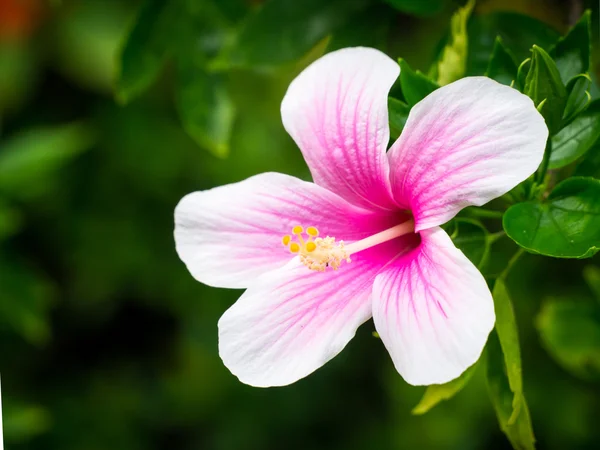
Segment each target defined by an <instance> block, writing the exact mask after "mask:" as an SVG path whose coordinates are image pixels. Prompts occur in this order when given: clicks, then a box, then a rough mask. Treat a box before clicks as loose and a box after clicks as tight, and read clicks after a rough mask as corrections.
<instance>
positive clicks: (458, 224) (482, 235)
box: [448, 217, 491, 269]
mask: <svg viewBox="0 0 600 450" xmlns="http://www.w3.org/2000/svg"><path fill="white" fill-rule="evenodd" d="M450 224H451V226H452V227H453V228H452V229H451V230H448V231H449V234H450V237H451V238H452V242H454V245H456V247H458V248H459V249H460V250H461V251H462V252H463V253H464V254H465V256H466V257H467V258H469V260H470V261H471V262H472V263H473V264H475V266H477V267H478V268H479V269H481V268H482V267H483V266H484V264H485V263H486V261H487V259H488V256H489V253H490V245H491V244H490V241H489V239H488V236H489V233H488V232H487V230H486V229H485V227H484V226H483V225H482V224H481V222H479V221H477V220H474V219H467V218H462V217H460V218H457V219H455V220H453V221H452V222H451V223H450Z"/></svg>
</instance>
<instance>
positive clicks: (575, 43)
mask: <svg viewBox="0 0 600 450" xmlns="http://www.w3.org/2000/svg"><path fill="white" fill-rule="evenodd" d="M591 27H592V21H591V12H590V11H589V10H588V11H586V12H585V13H584V14H583V15H582V16H581V19H579V21H578V22H577V23H576V24H575V25H574V26H573V28H571V30H569V32H568V33H567V35H566V36H565V37H562V38H560V39H559V40H558V42H557V43H556V45H555V46H554V47H553V48H552V50H550V56H552V58H553V59H554V61H556V66H557V67H558V71H559V72H560V76H561V78H562V81H563V82H564V83H565V84H566V83H567V82H568V81H569V80H570V79H571V78H573V77H574V76H577V75H579V74H580V73H586V72H587V71H588V70H589V69H590V58H591V39H592V31H591Z"/></svg>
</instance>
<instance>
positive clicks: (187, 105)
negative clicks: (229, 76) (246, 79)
mask: <svg viewBox="0 0 600 450" xmlns="http://www.w3.org/2000/svg"><path fill="white" fill-rule="evenodd" d="M176 99H177V108H178V110H179V115H180V117H181V122H182V124H183V128H184V129H185V130H186V132H187V133H188V134H189V135H190V136H191V137H192V138H193V139H194V140H195V141H196V142H197V143H198V145H200V146H201V147H203V148H204V149H206V150H208V151H210V152H211V153H213V154H214V155H215V156H218V157H225V156H227V155H228V154H229V140H230V137H231V132H232V129H233V122H234V119H235V106H234V104H233V101H232V99H231V98H230V95H229V91H228V90H227V85H226V80H225V78H224V76H223V75H222V74H220V73H213V74H211V73H208V72H206V70H205V69H204V68H203V67H202V66H201V65H197V64H194V63H193V62H192V61H188V62H181V63H180V67H179V80H178V85H177V91H176Z"/></svg>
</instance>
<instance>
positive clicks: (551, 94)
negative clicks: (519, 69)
mask: <svg viewBox="0 0 600 450" xmlns="http://www.w3.org/2000/svg"><path fill="white" fill-rule="evenodd" d="M524 93H525V94H526V95H528V96H529V97H530V98H531V99H532V100H533V102H534V103H535V106H537V107H539V106H540V104H541V103H542V102H544V104H543V106H542V107H541V113H542V115H543V116H544V119H545V120H546V124H547V125H548V129H549V130H550V134H551V135H552V134H554V133H556V132H557V131H558V130H559V129H560V126H561V123H562V117H563V112H564V109H565V104H566V102H567V91H566V89H565V86H564V85H563V83H562V81H561V79H560V74H559V73H558V69H557V68H556V64H555V63H554V61H553V60H552V58H550V56H549V55H548V53H546V51H544V49H542V48H541V47H538V46H537V45H534V46H533V49H532V57H531V67H530V69H529V73H528V74H527V78H526V80H525V89H524Z"/></svg>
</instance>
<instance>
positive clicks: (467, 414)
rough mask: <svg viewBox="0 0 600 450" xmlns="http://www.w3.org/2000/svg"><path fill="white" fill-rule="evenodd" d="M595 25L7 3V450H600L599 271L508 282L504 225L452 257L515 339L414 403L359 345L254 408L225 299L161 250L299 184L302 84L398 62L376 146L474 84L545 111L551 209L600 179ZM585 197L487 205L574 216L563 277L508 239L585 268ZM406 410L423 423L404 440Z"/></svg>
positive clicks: (540, 10) (412, 424)
mask: <svg viewBox="0 0 600 450" xmlns="http://www.w3.org/2000/svg"><path fill="white" fill-rule="evenodd" d="M595 3H596V2H593V1H589V2H581V1H575V0H573V1H569V2H566V1H565V2H553V1H550V0H548V1H544V2H543V7H541V6H540V2H539V0H535V1H534V0H531V1H528V0H511V1H503V2H495V1H493V0H489V1H485V0H481V1H479V2H478V3H477V5H476V6H475V8H474V9H473V11H472V12H471V14H470V15H469V14H468V12H467V11H468V7H467V8H466V9H462V10H461V9H459V8H460V7H461V6H462V7H464V5H457V4H454V3H452V2H450V1H442V0H427V1H415V0H386V1H383V0H351V1H338V0H331V1H312V0H310V1H308V0H307V1H302V2H301V1H291V0H269V1H266V2H262V1H254V0H253V1H251V0H223V1H221V0H214V1H211V0H171V1H165V0H148V1H145V2H137V1H131V2H125V1H121V0H62V1H54V2H43V1H42V0H5V1H4V2H2V3H0V125H1V128H0V133H1V134H0V346H1V348H2V352H1V353H0V355H1V356H0V362H1V365H0V368H1V372H2V388H3V392H2V394H3V398H4V402H3V407H4V408H3V409H4V411H3V412H4V427H5V439H6V443H7V448H11V449H36V450H37V449H41V450H45V449H48V450H50V449H52V450H53V449H61V450H81V449H86V450H96V449H97V450H105V449H106V448H110V447H113V448H115V449H127V450H136V449H140V450H149V449H163V448H164V449H167V448H168V449H182V450H185V449H211V450H212V449H215V450H238V449H265V450H266V449H280V448H290V449H295V448H298V449H306V448H309V449H328V450H330V449H345V450H346V449H364V448H374V449H413V448H425V449H461V450H463V449H505V448H510V444H509V441H508V440H507V439H506V437H505V436H504V435H503V434H502V431H501V429H502V430H504V431H505V432H506V434H507V436H508V437H509V439H510V441H511V442H512V443H513V444H515V446H516V447H517V448H531V445H533V444H532V442H533V439H534V438H533V435H532V432H531V427H533V430H534V433H535V440H536V441H537V447H538V448H540V449H545V448H548V449H557V450H558V449H561V450H562V449H565V448H568V449H588V448H589V449H591V448H597V447H598V446H599V445H600V429H599V428H598V426H597V418H598V417H599V416H600V390H599V385H598V368H599V367H600V350H599V347H598V346H599V342H598V336H599V334H598V330H599V328H598V327H599V326H600V322H599V321H598V308H599V307H600V303H599V302H598V299H600V268H599V267H598V261H597V257H595V258H592V259H587V260H577V259H575V260H566V261H565V260H559V259H552V258H543V257H541V256H537V255H533V254H525V255H524V256H523V257H522V258H521V259H519V260H518V261H517V262H516V263H515V265H514V267H513V269H512V270H511V271H510V272H509V273H506V272H505V269H506V267H507V264H508V263H509V260H510V258H511V256H512V255H513V254H514V253H515V251H516V250H517V248H518V247H517V245H516V244H515V243H514V242H513V241H512V240H511V239H509V238H507V237H506V236H505V235H504V232H503V230H502V227H501V224H500V222H499V220H498V216H497V215H494V214H493V213H494V212H498V211H491V213H492V214H490V215H488V216H485V214H484V213H482V212H481V211H479V210H471V209H467V210H466V211H465V212H464V214H463V215H462V217H460V218H459V219H458V220H456V221H453V222H452V223H451V224H449V225H448V232H449V233H450V234H451V235H452V237H453V239H454V240H455V243H456V245H458V246H459V247H460V248H462V249H463V251H464V252H465V254H467V256H468V257H470V258H471V259H472V260H473V261H474V262H475V263H476V264H477V265H478V267H480V269H481V270H482V272H483V273H484V274H485V275H486V277H487V278H488V279H489V280H490V281H491V282H493V281H494V280H496V281H495V283H496V285H495V288H494V296H495V301H496V307H497V308H498V307H499V305H500V307H501V308H502V309H501V310H500V311H497V314H498V316H499V317H500V316H502V317H505V318H506V317H508V319H503V321H502V324H503V325H504V326H505V328H504V329H502V328H500V329H498V330H497V331H498V332H497V333H496V332H494V333H493V334H492V337H491V338H490V343H489V345H488V348H487V350H486V355H485V356H486V357H485V358H484V359H482V361H480V362H479V363H478V364H477V367H481V366H482V365H485V368H483V367H482V368H481V369H478V370H475V369H473V370H471V371H470V372H468V374H467V375H468V376H465V377H463V378H460V379H459V380H457V381H456V382H453V383H454V384H453V385H452V386H448V385H445V386H443V387H433V388H429V390H427V391H426V390H425V389H424V388H418V387H411V386H409V385H407V384H406V383H405V382H404V381H403V380H402V379H401V378H400V376H399V375H398V374H397V373H396V371H395V370H394V368H393V365H392V363H391V360H390V359H389V357H388V355H387V353H386V352H385V349H384V348H383V345H381V343H380V342H379V341H378V340H377V339H375V338H374V337H373V336H372V334H371V332H372V330H373V327H372V325H371V324H366V325H365V326H363V327H361V329H360V330H359V332H358V335H357V338H356V339H355V340H354V341H353V342H352V343H351V344H350V345H349V346H348V348H347V349H346V350H345V351H344V352H343V353H342V354H341V355H340V356H338V357H337V358H335V360H334V361H332V362H331V363H330V364H328V365H327V366H326V367H324V368H322V369H320V370H319V371H317V372H316V373H315V374H313V375H312V376H311V377H309V378H307V379H305V380H302V381H300V382H298V383H296V384H295V385H293V386H289V387H286V388H278V389H269V390H260V389H255V388H250V387H248V386H244V385H241V384H240V383H239V382H238V381H237V379H236V378H235V377H234V376H233V375H231V374H230V373H229V372H228V371H227V369H225V368H224V367H223V365H222V363H221V361H220V359H219V357H218V354H217V342H216V340H217V329H216V324H217V320H218V318H219V316H220V315H221V314H222V313H223V311H224V310H225V309H226V308H227V307H228V306H229V305H230V304H231V303H232V302H233V301H234V300H235V299H236V298H237V296H239V292H237V291H226V290H218V289H212V288H208V287H206V286H203V285H201V284H199V283H197V282H195V281H194V280H193V278H192V277H191V276H190V275H189V274H188V273H187V271H186V270H185V267H184V265H183V264H182V263H181V262H180V261H179V259H178V258H177V255H176V253H175V249H174V243H173V239H172V229H173V224H172V216H173V209H174V207H175V205H176V203H177V201H178V200H179V199H180V198H181V197H182V196H183V195H185V194H186V193H188V192H191V191H194V190H200V189H207V188H210V187H213V186H217V185H221V184H225V183H229V182H233V181H239V180H241V179H244V178H246V177H248V176H251V175H254V174H256V173H260V172H265V171H271V170H272V171H278V172H283V173H288V174H292V175H295V176H299V177H301V178H305V179H308V171H307V168H306V166H305V165H304V163H303V161H302V158H301V155H300V153H299V151H298V150H297V149H296V148H295V145H294V144H293V142H292V140H291V139H290V138H289V136H288V135H287V134H286V133H285V131H284V130H283V127H282V125H281V120H280V115H279V105H280V102H281V99H282V97H283V94H284V92H285V89H286V88H287V85H288V84H289V82H290V81H291V80H292V79H293V77H294V76H295V75H296V74H297V73H298V72H299V71H300V70H301V69H302V68H303V67H305V66H306V65H307V64H308V63H309V62H310V61H312V60H314V59H315V58H317V57H318V56H320V55H321V54H322V53H323V52H324V51H330V50H333V49H336V48H341V47H344V46H350V45H368V46H374V47H378V48H380V49H382V50H384V51H386V52H387V53H388V54H389V55H390V56H392V57H393V58H402V59H401V62H400V64H401V66H402V69H403V71H402V76H401V77H400V80H399V81H398V82H397V83H396V86H394V88H393V89H392V93H391V95H392V97H390V111H391V114H390V121H391V125H392V136H393V137H396V136H398V135H399V133H400V132H401V130H402V128H403V126H404V123H405V121H406V117H407V114H408V111H409V109H410V107H411V106H413V105H414V104H415V103H416V102H418V101H419V100H420V99H421V98H423V97H424V96H425V95H427V94H428V93H429V92H431V91H432V90H433V89H435V88H437V87H438V85H443V84H446V83H447V82H449V81H451V80H452V79H455V78H457V77H460V76H462V75H483V74H487V75H488V76H490V77H492V78H494V79H496V80H498V81H500V82H502V83H505V84H509V85H510V84H513V85H514V86H515V87H516V88H519V89H524V90H525V91H528V92H532V93H534V92H535V93H540V95H539V98H538V99H537V100H539V101H537V102H536V104H539V103H542V102H545V104H543V105H542V113H544V114H546V117H549V116H548V115H547V114H551V117H552V119H550V120H552V121H553V123H555V125H553V126H555V127H556V128H557V130H556V131H557V132H556V134H555V136H554V137H553V140H552V146H553V147H555V148H556V149H557V152H556V153H554V156H553V157H550V156H549V158H548V161H547V166H548V167H549V168H550V170H549V172H548V174H547V175H546V177H543V178H544V180H546V181H544V182H545V183H548V186H551V185H553V183H554V184H556V183H557V181H558V180H560V179H563V178H565V177H568V176H570V175H572V174H573V173H575V174H577V175H581V176H593V177H599V176H600V143H599V141H598V139H599V133H600V132H599V131H598V130H597V129H596V128H597V124H598V122H599V117H597V116H596V112H597V107H596V106H597V101H593V102H592V103H589V105H588V101H589V99H594V98H596V97H598V89H597V86H596V85H595V83H593V82H592V81H591V80H595V79H596V78H597V76H598V73H597V71H596V70H595V69H596V68H597V65H596V66H594V63H597V61H598V46H597V45H594V46H592V51H590V46H589V40H590V36H592V39H591V41H592V42H594V43H596V42H598V23H597V17H598V5H597V4H595ZM584 7H591V8H593V9H592V13H591V14H589V13H588V14H583V16H582V13H583V10H584ZM456 11H459V12H458V13H457V14H456V15H454V19H452V17H453V14H454V13H455V12H456ZM524 12H529V13H530V14H531V13H534V14H537V15H538V17H531V16H529V15H525V14H523V13H524ZM574 14H575V16H574ZM580 17H581V19H579V18H580ZM451 24H452V25H451ZM569 25H575V26H574V28H573V29H572V31H571V32H570V33H567V32H568V30H569ZM565 34H566V36H565ZM561 36H565V37H564V38H561ZM586 39H587V40H586ZM534 45H535V46H536V47H535V49H534V51H533V54H532V53H531V49H532V47H533V46H534ZM465 49H466V50H465ZM590 55H591V56H592V59H591V62H590ZM528 58H532V59H531V60H530V61H529V62H525V63H523V62H524V61H526V60H527V59H528ZM553 65H555V67H554V66H553ZM534 74H537V75H535V76H534ZM557 74H558V76H556V75H557ZM543 75H544V76H545V81H544V76H543ZM582 75H585V76H582ZM432 77H433V79H432ZM548 80H551V81H552V83H554V84H548V83H549V81H548ZM548 93H550V94H552V95H550V94H548ZM555 93H557V94H556V95H554V94H555ZM532 95H533V94H532ZM535 95H537V94H535ZM586 107H587V109H585V108H586ZM546 108H548V109H546ZM584 109H585V111H584ZM558 130H560V131H558ZM557 155H558V156H557ZM597 184H598V182H597V181H591V180H587V181H585V182H581V181H577V179H575V180H570V181H563V182H562V183H561V184H558V185H557V186H556V187H555V188H554V190H553V191H552V193H549V201H548V202H546V203H539V202H538V200H536V197H535V196H536V195H538V196H539V195H543V193H542V192H540V189H539V188H540V180H539V179H538V180H537V181H536V180H531V181H530V182H528V183H526V184H525V185H524V186H522V187H520V188H519V189H516V190H515V191H513V192H511V193H510V194H509V195H508V196H507V197H506V198H503V199H500V200H498V202H505V201H508V202H509V203H516V202H521V203H519V204H518V205H516V206H513V208H532V209H534V210H536V211H538V212H539V214H540V215H544V214H548V211H549V210H550V209H552V208H553V207H555V206H558V207H562V206H564V204H565V203H568V206H569V208H571V209H573V210H574V211H578V214H580V215H581V217H578V218H577V219H576V220H575V225H574V226H577V227H579V228H578V232H577V238H578V239H580V240H581V241H582V242H581V243H578V244H581V246H580V247H579V246H578V247H577V252H575V253H576V254H575V253H573V252H572V250H573V249H572V247H569V248H568V249H567V250H565V249H564V248H562V249H561V248H557V247H556V246H553V247H552V248H547V245H548V244H547V243H548V242H555V241H553V240H552V239H541V242H543V244H541V245H542V246H541V247H540V246H539V245H537V244H536V240H535V239H533V238H531V236H526V238H527V239H530V238H531V239H530V240H526V241H524V240H523V239H522V238H521V237H519V236H518V233H522V231H523V229H527V227H528V226H530V224H524V225H522V226H519V227H518V230H517V231H516V232H515V233H512V232H511V231H510V225H508V226H507V229H506V231H507V232H508V234H509V235H510V236H511V237H512V238H513V239H515V241H517V242H518V243H519V244H521V245H524V246H525V247H527V248H528V249H530V250H532V251H533V252H537V253H542V254H547V255H552V256H572V257H581V256H582V255H585V256H591V253H593V252H594V251H597V248H595V249H594V250H592V251H591V253H590V248H591V247H594V246H593V245H592V246H590V242H591V241H594V239H596V238H597V237H598V229H597V228H598V227H597V226H596V225H595V224H596V222H597V211H596V210H597V202H598V199H599V198H600V196H599V195H598V188H597V187H596V185H597ZM523 201H526V202H524V203H523ZM536 202H538V203H536ZM559 203H560V204H559ZM561 205H562V206H561ZM495 206H496V205H492V208H494V207H495ZM498 208H500V207H499V206H498ZM478 211H479V212H478ZM510 211H511V210H509V213H510ZM512 214H515V213H514V211H513V213H512ZM516 216H517V217H518V218H519V219H521V218H522V217H529V216H524V215H523V214H516ZM544 217H546V216H544ZM567 219H568V218H567ZM567 219H565V220H567ZM568 220H571V219H568ZM505 224H506V220H505ZM562 225H564V224H561V223H559V224H558V225H557V226H559V227H560V226H562ZM570 226H571V225H569V227H570ZM550 231H551V230H550ZM544 232H548V229H546V230H545V231H544ZM586 233H587V235H586ZM555 234H556V233H555ZM543 245H546V247H544V246H543ZM599 245H600V243H599ZM498 280H500V281H498ZM502 312H503V313H504V315H502ZM506 327H508V328H506ZM517 336H518V337H517ZM515 342H516V344H515ZM519 344H520V345H519ZM515 345H516V347H515ZM482 363H485V364H482ZM482 369H484V370H482ZM486 385H487V387H486ZM424 392H427V394H426V395H425V397H423V394H424ZM488 392H489V396H490V397H491V398H492V401H493V407H492V403H491V402H490V399H489V397H488ZM454 394H456V395H454ZM422 397H423V400H422V401H421V403H419V400H420V399H421V398H422ZM525 397H526V398H527V403H525V400H524V398H525ZM442 400H444V401H442ZM417 404H419V407H417V408H416V410H415V413H424V412H425V411H426V410H428V412H427V413H426V414H423V415H412V414H411V410H413V408H414V407H415V406H416V405H417ZM433 405H436V406H435V407H433ZM494 411H495V412H496V413H497V418H496V417H495V414H494ZM498 420H499V423H500V427H499V426H498Z"/></svg>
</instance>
